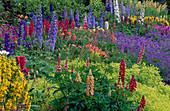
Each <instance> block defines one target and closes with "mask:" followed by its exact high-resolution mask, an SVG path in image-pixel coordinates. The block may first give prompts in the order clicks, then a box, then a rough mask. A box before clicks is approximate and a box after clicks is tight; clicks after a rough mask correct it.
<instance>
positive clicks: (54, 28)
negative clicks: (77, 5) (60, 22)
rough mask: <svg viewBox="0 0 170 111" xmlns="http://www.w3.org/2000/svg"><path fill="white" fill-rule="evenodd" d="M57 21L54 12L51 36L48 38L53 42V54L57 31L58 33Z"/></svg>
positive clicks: (50, 30)
mask: <svg viewBox="0 0 170 111" xmlns="http://www.w3.org/2000/svg"><path fill="white" fill-rule="evenodd" d="M56 21H57V19H56V16H55V12H54V11H53V16H52V20H51V25H50V29H49V34H48V38H49V39H51V40H52V43H51V47H52V52H53V53H54V48H55V42H56V38H57V31H58V28H57V22H56Z"/></svg>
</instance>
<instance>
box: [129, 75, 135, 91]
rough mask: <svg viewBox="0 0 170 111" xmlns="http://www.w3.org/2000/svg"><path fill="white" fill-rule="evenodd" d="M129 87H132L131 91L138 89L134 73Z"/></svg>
mask: <svg viewBox="0 0 170 111" xmlns="http://www.w3.org/2000/svg"><path fill="white" fill-rule="evenodd" d="M129 88H130V89H131V90H130V92H132V91H136V89H135V88H137V83H136V79H135V77H134V75H132V78H131V80H130V82H129Z"/></svg>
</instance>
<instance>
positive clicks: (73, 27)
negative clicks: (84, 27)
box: [71, 19, 75, 31]
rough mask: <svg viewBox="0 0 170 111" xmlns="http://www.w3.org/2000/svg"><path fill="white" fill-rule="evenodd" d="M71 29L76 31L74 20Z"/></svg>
mask: <svg viewBox="0 0 170 111" xmlns="http://www.w3.org/2000/svg"><path fill="white" fill-rule="evenodd" d="M71 29H72V30H74V31H75V22H74V19H73V21H72V22H71Z"/></svg>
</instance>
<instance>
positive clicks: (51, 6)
mask: <svg viewBox="0 0 170 111" xmlns="http://www.w3.org/2000/svg"><path fill="white" fill-rule="evenodd" d="M52 11H53V5H52V3H50V12H52Z"/></svg>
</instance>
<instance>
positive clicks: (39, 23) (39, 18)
mask: <svg viewBox="0 0 170 111" xmlns="http://www.w3.org/2000/svg"><path fill="white" fill-rule="evenodd" d="M41 13H42V12H41V5H40V6H39V8H38V13H37V21H36V24H35V35H34V37H38V39H37V40H35V41H38V42H39V43H40V46H41V47H42V39H43V37H42V29H43V22H42V14H41ZM34 43H35V42H34Z"/></svg>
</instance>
